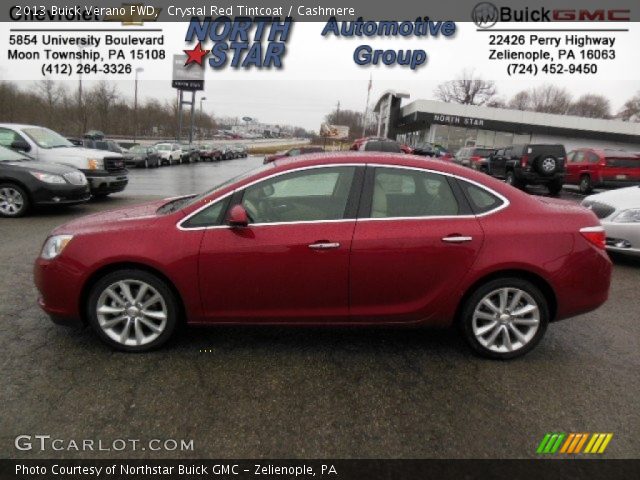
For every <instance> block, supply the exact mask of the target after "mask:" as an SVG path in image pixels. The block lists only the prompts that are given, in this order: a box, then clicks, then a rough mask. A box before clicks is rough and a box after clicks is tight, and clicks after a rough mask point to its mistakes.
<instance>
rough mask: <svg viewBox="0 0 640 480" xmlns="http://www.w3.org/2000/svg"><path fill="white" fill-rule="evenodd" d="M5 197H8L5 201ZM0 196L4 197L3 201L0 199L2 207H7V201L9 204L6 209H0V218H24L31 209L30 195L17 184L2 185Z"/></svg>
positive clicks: (0, 185)
mask: <svg viewBox="0 0 640 480" xmlns="http://www.w3.org/2000/svg"><path fill="white" fill-rule="evenodd" d="M5 195H6V196H7V198H6V199H4V196H5ZM0 196H2V199H0V204H1V205H5V201H6V202H7V203H6V206H5V208H1V207H0V217H4V218H18V217H23V216H25V215H26V214H27V212H28V211H29V209H30V208H31V201H30V199H29V195H28V194H27V192H26V191H25V190H24V188H22V187H21V186H19V185H16V184H15V183H2V184H0ZM9 197H10V198H9Z"/></svg>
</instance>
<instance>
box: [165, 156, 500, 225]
mask: <svg viewBox="0 0 640 480" xmlns="http://www.w3.org/2000/svg"><path fill="white" fill-rule="evenodd" d="M331 167H376V168H395V169H404V170H413V171H418V172H427V173H434V174H436V175H444V176H447V177H451V178H455V179H458V180H462V181H464V182H469V183H471V184H473V185H475V186H476V187H478V188H481V189H483V190H485V191H487V192H489V193H491V194H492V195H493V196H495V197H497V198H499V199H500V200H502V205H500V206H498V207H496V208H494V209H492V210H489V211H487V212H484V213H480V214H478V215H433V216H428V217H424V216H421V217H385V218H372V217H367V218H343V219H337V220H303V221H295V222H271V223H252V224H250V226H251V227H269V226H277V225H307V224H315V223H344V222H355V221H358V222H381V221H402V220H442V219H450V220H451V219H469V218H481V217H486V216H487V215H493V214H494V213H497V212H499V211H501V210H504V209H505V208H507V207H508V206H509V205H510V204H511V202H509V200H508V199H507V198H506V197H505V196H504V195H502V194H500V193H498V192H496V191H495V190H493V189H491V188H489V187H487V186H485V185H482V184H481V183H478V182H476V181H474V180H471V179H469V178H466V177H461V176H459V175H456V174H453V173H448V172H441V171H438V170H432V169H429V168H420V167H410V166H406V165H391V164H386V163H366V164H365V163H332V164H326V165H312V166H307V167H300V168H295V169H292V170H284V171H282V172H276V173H274V174H272V175H269V176H266V177H262V178H259V179H257V180H254V181H253V182H251V183H247V184H246V185H243V186H242V187H239V188H234V189H233V190H231V191H230V192H227V193H225V194H224V195H222V196H221V197H219V198H216V199H215V200H214V201H211V202H209V203H207V204H206V205H203V206H202V207H200V208H198V209H196V210H194V211H193V212H191V213H190V214H189V215H188V216H186V217H185V218H183V219H181V220H178V222H177V223H176V227H177V228H178V230H182V231H185V232H191V231H199V230H214V229H221V228H225V229H230V228H235V227H231V226H230V225H212V226H209V227H192V228H189V227H183V226H182V224H183V223H185V222H187V221H188V220H189V219H190V218H191V217H193V216H195V215H197V214H198V213H200V212H201V211H202V210H204V209H205V208H209V207H211V206H212V205H214V204H216V203H218V202H221V201H223V200H224V199H226V198H228V197H230V196H231V195H233V194H235V193H236V192H238V191H240V190H244V189H246V188H249V187H251V186H253V185H255V184H256V183H259V182H262V181H265V180H270V179H272V178H276V177H279V176H281V175H285V174H289V173H294V172H302V171H305V170H312V169H319V168H331Z"/></svg>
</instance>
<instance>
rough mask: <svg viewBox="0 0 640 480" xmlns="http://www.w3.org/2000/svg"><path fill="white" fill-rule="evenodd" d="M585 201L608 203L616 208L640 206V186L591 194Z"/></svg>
mask: <svg viewBox="0 0 640 480" xmlns="http://www.w3.org/2000/svg"><path fill="white" fill-rule="evenodd" d="M584 201H585V202H601V203H606V204H607V205H610V206H612V207H615V208H616V209H620V208H636V207H640V187H626V188H620V189H617V190H609V191H607V192H602V193H596V194H595V195H589V196H588V197H586V198H585V199H584Z"/></svg>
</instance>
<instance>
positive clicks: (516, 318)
mask: <svg viewBox="0 0 640 480" xmlns="http://www.w3.org/2000/svg"><path fill="white" fill-rule="evenodd" d="M539 326H540V308H539V306H538V304H537V303H536V301H535V300H534V299H533V297H532V296H531V295H529V294H528V293H527V292H525V291H524V290H520V289H519V288H508V287H506V288H499V289H497V290H494V291H492V292H491V293H489V294H488V295H486V296H485V297H484V298H482V300H480V302H478V304H477V305H476V308H475V310H474V312H473V319H472V328H473V334H474V336H475V337H476V339H477V340H478V342H479V343H480V344H481V345H482V346H483V347H485V348H486V349H488V350H491V351H493V352H497V353H508V352H514V351H516V350H520V349H521V348H523V347H524V346H525V345H527V344H528V343H529V342H530V341H531V340H532V339H533V337H534V336H535V335H536V332H537V331H538V328H539Z"/></svg>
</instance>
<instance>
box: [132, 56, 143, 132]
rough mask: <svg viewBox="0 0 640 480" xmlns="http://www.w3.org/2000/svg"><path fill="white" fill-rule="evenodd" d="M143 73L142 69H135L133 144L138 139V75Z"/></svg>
mask: <svg viewBox="0 0 640 480" xmlns="http://www.w3.org/2000/svg"><path fill="white" fill-rule="evenodd" d="M142 72H144V68H142V67H138V68H136V80H135V89H134V90H135V91H134V93H133V123H134V125H133V143H136V139H137V137H138V74H139V73H142Z"/></svg>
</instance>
